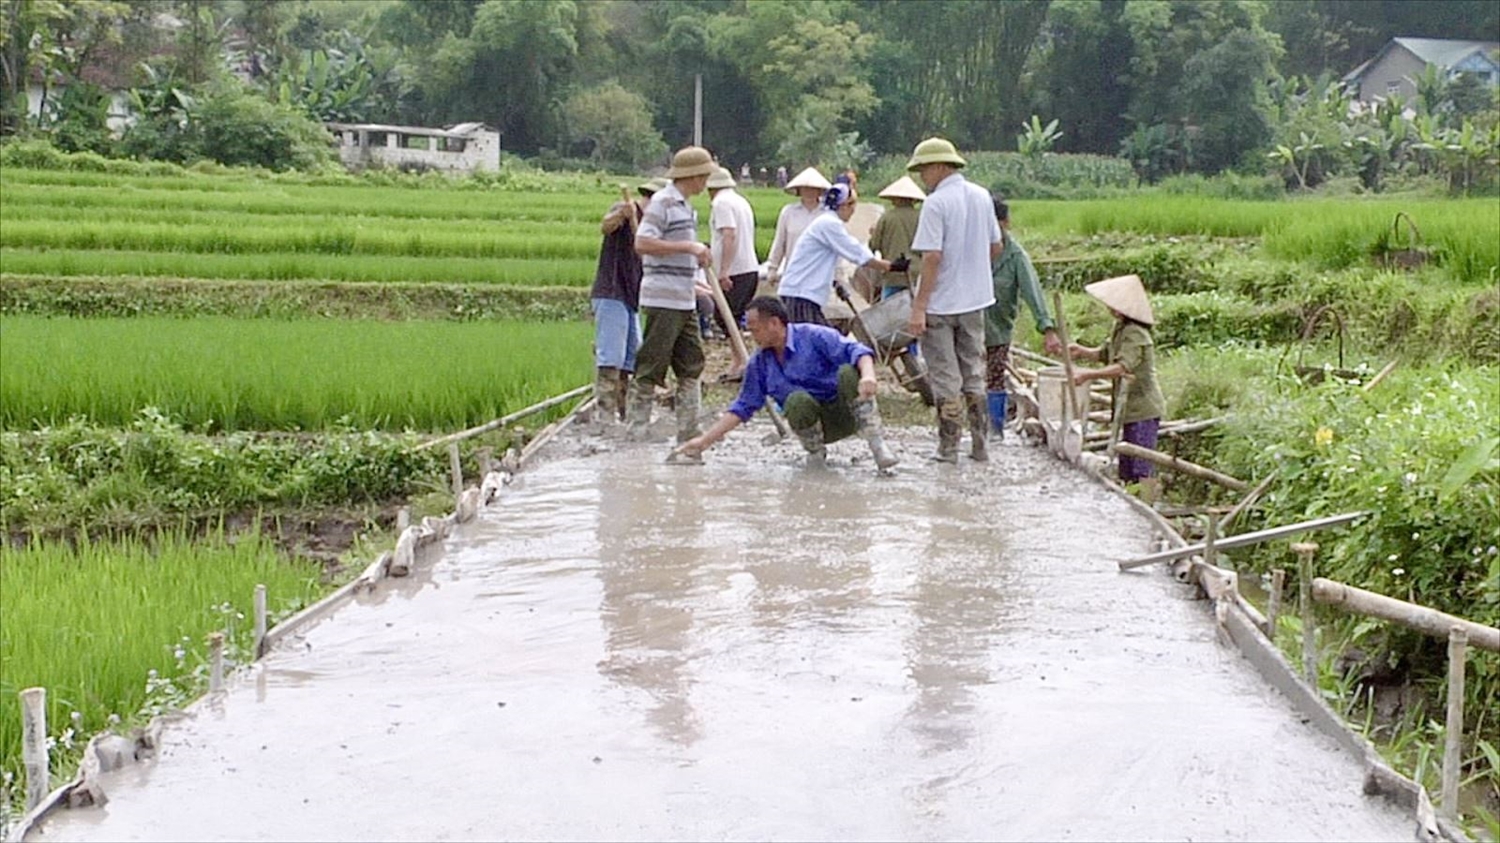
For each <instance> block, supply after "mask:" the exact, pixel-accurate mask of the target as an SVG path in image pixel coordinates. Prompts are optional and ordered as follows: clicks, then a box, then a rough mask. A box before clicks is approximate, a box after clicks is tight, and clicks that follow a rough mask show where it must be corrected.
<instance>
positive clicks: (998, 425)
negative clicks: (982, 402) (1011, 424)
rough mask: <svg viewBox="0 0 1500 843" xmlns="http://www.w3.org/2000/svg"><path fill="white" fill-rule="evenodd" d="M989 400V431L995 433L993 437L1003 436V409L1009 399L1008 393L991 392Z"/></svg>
mask: <svg viewBox="0 0 1500 843" xmlns="http://www.w3.org/2000/svg"><path fill="white" fill-rule="evenodd" d="M988 397H989V402H990V432H992V433H994V434H995V439H997V440H999V439H1004V438H1005V410H1006V406H1005V405H1006V404H1007V403H1009V401H1010V393H1008V392H1005V391H1003V390H1002V391H1000V392H991V393H990V394H989V396H988Z"/></svg>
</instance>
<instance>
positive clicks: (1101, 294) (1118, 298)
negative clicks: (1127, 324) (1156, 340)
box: [1083, 275, 1156, 325]
mask: <svg viewBox="0 0 1500 843" xmlns="http://www.w3.org/2000/svg"><path fill="white" fill-rule="evenodd" d="M1083 291H1084V292H1085V293H1088V294H1089V295H1091V296H1093V297H1094V298H1096V299H1098V300H1099V301H1101V302H1103V303H1104V306H1105V307H1108V308H1110V309H1112V310H1114V311H1116V312H1118V313H1123V314H1124V315H1125V316H1127V317H1129V318H1131V319H1134V320H1135V321H1137V322H1140V323H1141V324H1143V325H1155V324H1156V315H1155V314H1153V313H1152V312H1151V301H1150V300H1149V299H1147V298H1146V287H1145V285H1143V284H1142V283H1141V277H1140V276H1139V275H1121V276H1120V277H1118V278H1106V279H1105V280H1103V281H1095V282H1094V283H1092V284H1089V285H1087V286H1085V287H1084V288H1083Z"/></svg>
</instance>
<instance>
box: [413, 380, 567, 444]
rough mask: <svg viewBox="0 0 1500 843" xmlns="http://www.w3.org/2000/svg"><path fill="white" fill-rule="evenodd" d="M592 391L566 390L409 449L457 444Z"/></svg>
mask: <svg viewBox="0 0 1500 843" xmlns="http://www.w3.org/2000/svg"><path fill="white" fill-rule="evenodd" d="M593 391H594V385H593V384H587V385H585V386H580V387H578V388H577V389H570V390H568V391H567V392H564V393H563V394H561V395H554V396H552V397H551V398H548V399H547V400H546V401H538V402H537V403H535V404H532V405H531V406H530V407H526V408H523V409H520V410H517V411H515V412H514V413H511V414H510V415H507V416H502V417H500V418H498V419H495V420H493V421H487V422H485V423H484V424H481V425H479V426H477V427H471V428H469V429H468V430H460V431H459V432H457V433H449V434H447V435H446V436H439V437H438V438H436V439H429V440H427V441H426V442H422V443H420V444H417V445H413V446H412V448H411V450H412V451H413V452H415V451H424V450H426V449H428V448H435V447H437V446H438V445H446V444H448V443H449V442H457V441H458V440H460V439H468V438H470V437H473V436H478V435H479V434H481V433H489V432H490V431H491V430H496V429H498V428H502V427H504V426H506V425H508V424H510V423H511V422H515V421H520V420H521V419H524V418H526V417H527V416H530V415H534V414H536V413H540V412H542V411H543V410H549V409H551V408H553V407H556V406H557V405H558V404H564V403H567V402H568V401H571V400H573V399H574V398H577V397H579V396H581V395H585V394H591V393H593Z"/></svg>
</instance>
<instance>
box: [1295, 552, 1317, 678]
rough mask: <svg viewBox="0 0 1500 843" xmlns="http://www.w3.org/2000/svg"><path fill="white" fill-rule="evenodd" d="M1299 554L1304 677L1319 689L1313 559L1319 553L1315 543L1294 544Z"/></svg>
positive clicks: (1299, 594)
mask: <svg viewBox="0 0 1500 843" xmlns="http://www.w3.org/2000/svg"><path fill="white" fill-rule="evenodd" d="M1292 551H1293V552H1294V553H1296V554H1297V610H1298V612H1300V613H1301V615H1302V676H1303V678H1304V679H1306V680H1307V684H1309V685H1311V686H1313V687H1314V688H1316V687H1318V654H1317V642H1315V641H1314V640H1313V634H1314V632H1316V630H1315V629H1314V621H1313V616H1312V558H1313V554H1314V553H1317V552H1318V545H1317V544H1316V543H1314V542H1293V543H1292Z"/></svg>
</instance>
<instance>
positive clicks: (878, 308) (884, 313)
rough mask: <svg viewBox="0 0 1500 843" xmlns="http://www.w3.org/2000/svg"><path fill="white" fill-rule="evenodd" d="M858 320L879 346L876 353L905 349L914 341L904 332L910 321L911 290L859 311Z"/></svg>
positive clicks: (903, 291)
mask: <svg viewBox="0 0 1500 843" xmlns="http://www.w3.org/2000/svg"><path fill="white" fill-rule="evenodd" d="M859 319H860V321H861V322H863V323H864V325H865V331H866V332H868V333H869V335H870V338H871V339H872V340H874V341H875V342H876V344H878V345H879V346H880V347H879V348H877V349H876V351H879V352H882V353H887V352H890V351H892V350H894V349H898V348H905V347H906V346H908V345H910V344H911V342H912V341H913V340H915V339H916V337H914V336H912V335H911V334H908V333H907V332H906V323H907V322H908V321H910V320H911V290H902V291H901V292H899V293H896V294H895V295H893V296H889V297H887V298H883V299H881V300H880V301H878V302H876V303H874V304H872V305H870V306H869V307H867V308H865V309H864V310H862V311H860V313H859Z"/></svg>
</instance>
